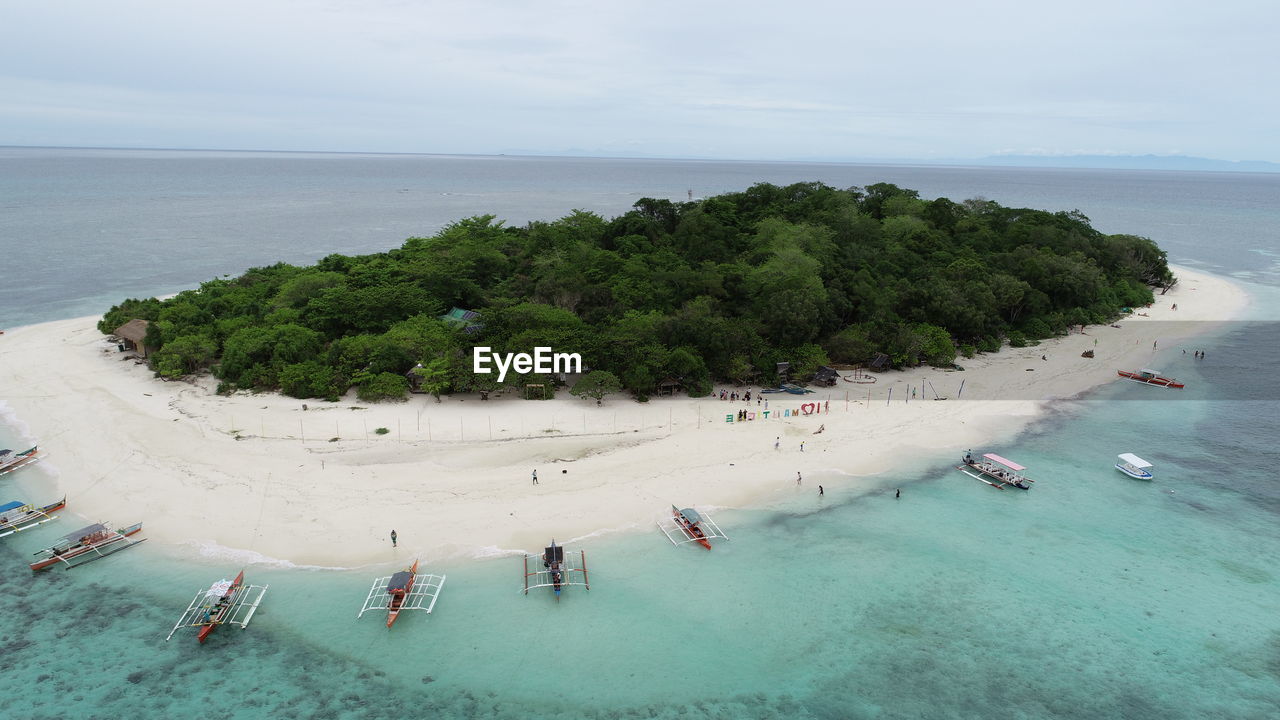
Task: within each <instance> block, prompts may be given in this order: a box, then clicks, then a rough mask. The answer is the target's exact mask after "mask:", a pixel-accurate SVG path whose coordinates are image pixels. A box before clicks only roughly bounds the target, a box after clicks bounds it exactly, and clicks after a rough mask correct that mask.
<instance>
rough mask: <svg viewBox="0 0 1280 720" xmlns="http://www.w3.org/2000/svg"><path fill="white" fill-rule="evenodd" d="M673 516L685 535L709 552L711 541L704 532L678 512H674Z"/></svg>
mask: <svg viewBox="0 0 1280 720" xmlns="http://www.w3.org/2000/svg"><path fill="white" fill-rule="evenodd" d="M671 516H672V517H674V518H675V520H676V524H677V525H679V526H680V528H681V529H682V530H684V533H685V534H686V535H688V536H689V537H690V538H692V539H693V541H694V542H696V543H698V544H699V545H701V546H702V547H704V548H706V549H708V550H710V549H711V541H710V540H708V539H707V538H706V536H705V535H703V534H702V531H700V530H698V529H697V527H696V526H694V525H693V524H692V523H690V522H689V521H688V520H686V519H685V517H684V515H681V514H680V513H679V511H677V510H672V511H671Z"/></svg>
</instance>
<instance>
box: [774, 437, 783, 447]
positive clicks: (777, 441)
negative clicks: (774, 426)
mask: <svg viewBox="0 0 1280 720" xmlns="http://www.w3.org/2000/svg"><path fill="white" fill-rule="evenodd" d="M781 446H782V436H781V435H779V436H778V437H776V438H774V439H773V449H774V450H777V449H778V448H779V447H781Z"/></svg>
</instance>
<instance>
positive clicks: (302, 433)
mask: <svg viewBox="0 0 1280 720" xmlns="http://www.w3.org/2000/svg"><path fill="white" fill-rule="evenodd" d="M298 437H300V438H302V444H303V445H306V444H307V433H306V431H305V430H303V429H302V421H301V420H299V421H298Z"/></svg>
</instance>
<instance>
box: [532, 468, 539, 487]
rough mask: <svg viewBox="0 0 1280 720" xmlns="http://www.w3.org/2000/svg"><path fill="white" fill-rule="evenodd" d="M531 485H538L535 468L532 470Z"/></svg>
mask: <svg viewBox="0 0 1280 720" xmlns="http://www.w3.org/2000/svg"><path fill="white" fill-rule="evenodd" d="M533 484H534V485H537V484H538V470H537V468H534V470H533Z"/></svg>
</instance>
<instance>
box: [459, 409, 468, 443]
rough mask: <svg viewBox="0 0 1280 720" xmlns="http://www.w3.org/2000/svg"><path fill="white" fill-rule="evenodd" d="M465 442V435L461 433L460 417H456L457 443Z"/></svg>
mask: <svg viewBox="0 0 1280 720" xmlns="http://www.w3.org/2000/svg"><path fill="white" fill-rule="evenodd" d="M464 440H466V434H465V433H463V432H462V416H461V415H459V416H458V442H463V441H464Z"/></svg>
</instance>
